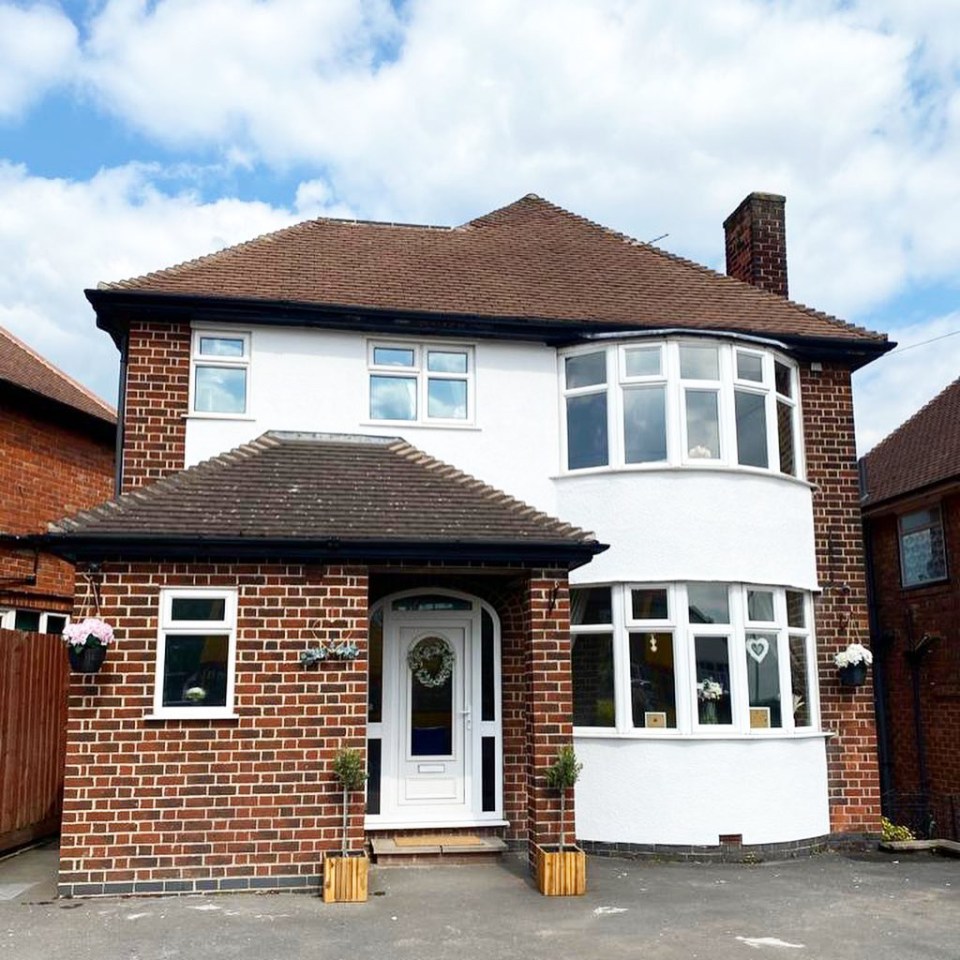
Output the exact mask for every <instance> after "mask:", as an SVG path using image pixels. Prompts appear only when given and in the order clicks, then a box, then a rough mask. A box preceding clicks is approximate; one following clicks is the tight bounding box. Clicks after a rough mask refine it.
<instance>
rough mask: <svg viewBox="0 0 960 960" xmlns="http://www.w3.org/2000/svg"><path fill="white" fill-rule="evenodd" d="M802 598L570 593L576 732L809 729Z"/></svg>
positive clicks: (754, 589)
mask: <svg viewBox="0 0 960 960" xmlns="http://www.w3.org/2000/svg"><path fill="white" fill-rule="evenodd" d="M810 605H811V598H810V595H809V594H807V593H806V592H803V591H799V590H790V589H784V588H780V587H758V586H752V585H743V584H731V583H689V584H684V583H673V584H661V585H657V584H651V585H632V584H630V585H623V584H615V585H612V586H602V587H583V588H576V587H574V588H572V589H571V634H572V637H571V639H572V650H573V652H572V672H573V701H574V717H573V722H574V726H575V727H578V728H581V730H582V729H584V728H586V729H590V728H598V729H597V732H598V733H599V732H601V731H606V732H607V733H609V734H615V733H616V734H630V733H634V734H636V733H638V732H640V731H642V732H644V733H649V734H651V735H653V736H671V735H673V736H677V735H684V734H687V735H690V734H694V735H698V736H701V735H704V736H709V735H716V734H723V735H757V736H777V735H779V736H784V735H790V734H792V733H794V732H799V733H804V732H807V733H809V732H811V731H812V730H814V729H815V727H816V717H817V711H816V697H817V683H816V678H815V674H814V673H813V670H814V664H815V657H814V655H813V648H812V643H813V636H812V631H811V629H810V622H811V610H810Z"/></svg>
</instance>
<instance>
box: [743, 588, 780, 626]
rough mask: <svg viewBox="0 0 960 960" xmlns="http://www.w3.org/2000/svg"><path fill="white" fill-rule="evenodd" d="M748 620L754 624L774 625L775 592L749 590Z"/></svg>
mask: <svg viewBox="0 0 960 960" xmlns="http://www.w3.org/2000/svg"><path fill="white" fill-rule="evenodd" d="M747 619H748V620H750V621H752V622H753V623H773V621H774V619H775V618H774V615H773V591H771V590H747Z"/></svg>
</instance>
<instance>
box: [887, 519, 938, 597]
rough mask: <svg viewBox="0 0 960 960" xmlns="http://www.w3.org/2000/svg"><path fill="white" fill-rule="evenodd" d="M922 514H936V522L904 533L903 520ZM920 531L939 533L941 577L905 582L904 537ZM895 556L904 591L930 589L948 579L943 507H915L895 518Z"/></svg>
mask: <svg viewBox="0 0 960 960" xmlns="http://www.w3.org/2000/svg"><path fill="white" fill-rule="evenodd" d="M922 513H928V514H931V515H932V514H936V520H934V521H931V522H930V523H926V524H923V525H922V526H920V527H917V528H915V529H913V530H908V531H904V529H903V524H904V520H906V519H908V518H909V517H915V516H918V515H919V514H922ZM922 530H931V531H932V530H939V531H940V556H941V557H942V559H943V576H941V577H933V578H931V579H929V580H911V581H910V582H909V583H908V582H907V565H906V563H905V559H904V550H903V539H904V536H905V535H909V534H915V533H919V532H921V531H922ZM897 556H898V558H899V561H900V586H901V587H902V588H903V589H904V590H916V589H919V588H922V587H932V586H936V585H937V584H942V583H945V582H947V581H949V579H950V560H949V557H948V555H947V533H946V530H945V529H944V526H943V506H942V504H940V503H931V504H928V505H927V506H924V507H917V508H915V509H913V510H909V511H907V512H905V513H901V514H899V515H898V516H897Z"/></svg>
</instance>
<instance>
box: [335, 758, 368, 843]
mask: <svg viewBox="0 0 960 960" xmlns="http://www.w3.org/2000/svg"><path fill="white" fill-rule="evenodd" d="M333 774H334V776H335V777H336V778H337V780H339V781H340V787H341V788H342V790H343V839H342V847H341V852H342V854H343V856H346V855H347V825H348V818H347V814H348V806H349V799H350V794H351V793H353V792H354V791H355V790H359V789H360V788H361V787H362V786H363V785H364V783H366V780H367V771H366V770H365V769H364V765H363V756H362V755H361V753H360V751H359V750H347V749H344V748H341V749H340V750H338V751H337V752H336V753H335V754H334V756H333Z"/></svg>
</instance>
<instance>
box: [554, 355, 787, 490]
mask: <svg viewBox="0 0 960 960" xmlns="http://www.w3.org/2000/svg"><path fill="white" fill-rule="evenodd" d="M560 380H561V397H562V404H561V407H562V416H563V437H562V440H563V442H562V449H563V462H564V468H565V470H566V471H568V472H573V471H580V470H586V469H591V468H593V469H610V468H613V469H643V468H650V467H657V466H683V467H691V468H702V467H711V466H721V467H732V468H737V469H746V470H761V471H767V472H773V473H782V474H787V475H789V476H797V477H799V476H801V475H802V462H801V444H800V440H799V409H798V399H797V398H798V380H797V373H796V366H795V365H794V364H793V363H792V362H791V361H789V360H788V359H787V358H786V357H783V356H781V355H780V354H777V353H775V352H773V351H772V350H770V349H767V348H764V347H761V346H754V345H753V344H747V345H745V344H743V343H739V342H724V341H722V340H716V339H706V338H698V339H694V338H687V337H684V338H676V339H669V340H650V341H647V340H641V341H633V342H630V343H621V344H611V345H609V346H602V347H598V346H596V345H591V346H589V347H576V348H573V349H571V350H568V351H564V352H563V353H562V354H561V356H560Z"/></svg>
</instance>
